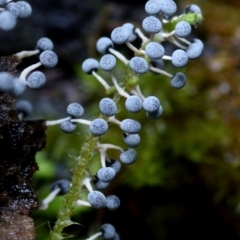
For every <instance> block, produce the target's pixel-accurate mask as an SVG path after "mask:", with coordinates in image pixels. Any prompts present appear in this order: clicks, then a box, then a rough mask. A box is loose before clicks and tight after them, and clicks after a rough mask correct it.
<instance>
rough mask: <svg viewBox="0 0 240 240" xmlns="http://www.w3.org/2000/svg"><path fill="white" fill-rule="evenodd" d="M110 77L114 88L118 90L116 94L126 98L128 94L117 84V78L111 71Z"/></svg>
mask: <svg viewBox="0 0 240 240" xmlns="http://www.w3.org/2000/svg"><path fill="white" fill-rule="evenodd" d="M111 79H112V82H113V84H114V86H115V88H116V89H117V91H118V94H119V95H121V96H123V97H125V98H128V97H129V94H128V93H126V92H125V91H124V90H123V89H122V88H121V87H120V86H119V85H118V82H117V79H116V78H115V77H114V75H113V73H112V72H111Z"/></svg>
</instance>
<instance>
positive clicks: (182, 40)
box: [175, 36, 191, 49]
mask: <svg viewBox="0 0 240 240" xmlns="http://www.w3.org/2000/svg"><path fill="white" fill-rule="evenodd" d="M175 37H176V38H177V39H178V40H179V41H181V42H183V43H185V44H187V45H190V44H191V42H189V41H188V40H187V39H185V38H180V37H178V36H175ZM185 49H186V47H185Z"/></svg>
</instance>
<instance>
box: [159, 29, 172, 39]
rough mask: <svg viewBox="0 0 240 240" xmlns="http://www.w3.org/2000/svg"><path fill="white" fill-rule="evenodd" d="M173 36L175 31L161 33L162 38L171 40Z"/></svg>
mask: <svg viewBox="0 0 240 240" xmlns="http://www.w3.org/2000/svg"><path fill="white" fill-rule="evenodd" d="M173 35H175V30H173V31H171V32H170V33H165V32H162V33H161V36H162V37H163V38H170V37H172V36H173Z"/></svg>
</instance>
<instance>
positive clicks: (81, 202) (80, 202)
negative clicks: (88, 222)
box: [76, 199, 92, 207]
mask: <svg viewBox="0 0 240 240" xmlns="http://www.w3.org/2000/svg"><path fill="white" fill-rule="evenodd" d="M76 204H77V205H78V206H85V207H92V205H91V204H90V203H89V202H87V201H84V200H81V199H79V200H77V202H76Z"/></svg>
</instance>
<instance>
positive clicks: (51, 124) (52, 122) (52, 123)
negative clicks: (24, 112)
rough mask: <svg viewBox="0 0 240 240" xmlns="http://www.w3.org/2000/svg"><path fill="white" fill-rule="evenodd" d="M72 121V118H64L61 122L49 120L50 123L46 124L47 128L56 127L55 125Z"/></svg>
mask: <svg viewBox="0 0 240 240" xmlns="http://www.w3.org/2000/svg"><path fill="white" fill-rule="evenodd" d="M70 119H71V117H66V118H62V119H59V120H49V121H46V122H45V125H46V126H54V125H58V124H61V123H62V122H64V121H66V120H70Z"/></svg>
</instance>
